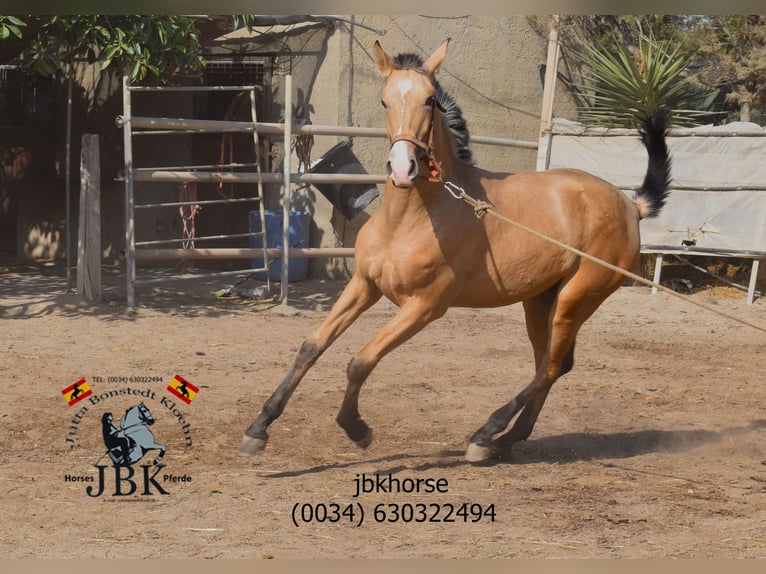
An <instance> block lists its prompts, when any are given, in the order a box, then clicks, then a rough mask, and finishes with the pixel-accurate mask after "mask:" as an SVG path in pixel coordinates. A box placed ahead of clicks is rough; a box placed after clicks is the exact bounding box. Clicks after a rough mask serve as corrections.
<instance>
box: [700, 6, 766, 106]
mask: <svg viewBox="0 0 766 574" xmlns="http://www.w3.org/2000/svg"><path fill="white" fill-rule="evenodd" d="M687 25H688V28H689V38H690V43H691V44H692V45H693V46H694V49H695V53H696V59H697V60H698V62H699V70H700V71H699V78H700V81H701V82H703V83H705V84H707V85H710V86H715V87H720V88H721V89H723V90H724V91H725V93H726V102H727V103H728V104H730V105H731V106H732V107H733V108H734V110H735V111H736V112H737V113H738V116H739V117H735V118H734V119H739V120H741V121H753V120H755V119H760V120H761V121H763V120H764V111H766V16H762V15H761V16H754V15H750V16H745V15H742V16H698V17H695V18H691V19H690V20H689V22H688V24H687ZM755 116H758V118H756V117H755Z"/></svg>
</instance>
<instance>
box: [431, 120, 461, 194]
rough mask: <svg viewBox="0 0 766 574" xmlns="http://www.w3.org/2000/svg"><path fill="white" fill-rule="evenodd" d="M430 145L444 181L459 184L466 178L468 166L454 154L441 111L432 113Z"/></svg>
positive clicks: (450, 137) (448, 131)
mask: <svg viewBox="0 0 766 574" xmlns="http://www.w3.org/2000/svg"><path fill="white" fill-rule="evenodd" d="M431 147H432V149H433V155H434V158H436V162H437V165H438V166H439V167H440V168H441V170H442V174H441V176H442V178H443V179H444V181H452V182H453V183H457V184H458V185H460V184H461V183H462V182H463V180H464V179H465V178H466V169H467V168H468V166H467V165H466V164H464V163H463V162H462V161H461V160H459V159H458V158H457V157H456V156H455V148H454V146H453V143H452V136H451V135H450V129H449V127H447V122H446V121H445V120H444V117H443V116H442V115H441V113H436V114H435V115H434V127H433V136H432V142H431Z"/></svg>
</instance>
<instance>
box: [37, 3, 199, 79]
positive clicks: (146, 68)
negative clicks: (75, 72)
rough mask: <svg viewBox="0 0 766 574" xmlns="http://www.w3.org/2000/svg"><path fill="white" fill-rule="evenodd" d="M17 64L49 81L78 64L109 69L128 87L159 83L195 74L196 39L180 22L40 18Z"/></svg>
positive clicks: (189, 24)
mask: <svg viewBox="0 0 766 574" xmlns="http://www.w3.org/2000/svg"><path fill="white" fill-rule="evenodd" d="M40 20H41V22H40V24H41V26H40V31H39V32H38V34H37V35H36V36H35V37H34V38H33V39H32V41H31V42H30V43H29V44H28V45H27V47H26V48H25V49H24V51H23V53H22V61H23V64H24V65H25V66H26V67H28V68H29V69H31V70H34V71H36V72H38V73H40V74H42V75H46V76H49V75H52V74H54V73H55V72H56V71H57V70H60V69H63V68H64V67H65V66H71V65H72V64H74V63H75V62H76V61H78V60H85V61H87V62H89V63H98V64H99V65H100V66H101V68H102V69H103V68H108V67H113V68H115V69H116V70H117V72H118V73H119V74H121V75H122V74H126V75H128V76H129V77H130V80H131V81H132V82H142V81H148V82H161V81H165V80H167V79H168V78H170V77H171V76H173V75H174V74H177V73H180V72H191V73H196V72H199V70H201V68H202V65H203V61H202V58H201V56H200V53H199V51H200V46H199V34H198V32H197V29H196V28H195V26H194V21H193V20H192V19H191V18H188V17H184V16H102V15H80V16H44V17H41V18H40Z"/></svg>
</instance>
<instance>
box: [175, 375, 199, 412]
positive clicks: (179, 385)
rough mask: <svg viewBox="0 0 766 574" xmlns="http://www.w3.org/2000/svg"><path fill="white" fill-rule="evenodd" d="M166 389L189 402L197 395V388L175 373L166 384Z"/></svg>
mask: <svg viewBox="0 0 766 574" xmlns="http://www.w3.org/2000/svg"><path fill="white" fill-rule="evenodd" d="M168 390H169V391H170V392H171V393H173V394H174V395H175V396H177V397H178V398H179V399H181V400H182V401H183V402H185V403H186V404H187V405H188V404H190V403H191V402H192V401H193V400H194V397H196V396H197V393H198V392H199V389H198V388H197V387H195V386H194V385H192V384H191V383H190V382H189V381H187V380H186V379H184V378H183V377H182V376H181V375H176V376H175V377H173V380H172V381H170V384H169V385H168Z"/></svg>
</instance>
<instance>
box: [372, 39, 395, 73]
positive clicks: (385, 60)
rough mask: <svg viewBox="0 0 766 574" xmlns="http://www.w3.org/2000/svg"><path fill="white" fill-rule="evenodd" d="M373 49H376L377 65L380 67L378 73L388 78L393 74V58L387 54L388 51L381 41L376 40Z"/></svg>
mask: <svg viewBox="0 0 766 574" xmlns="http://www.w3.org/2000/svg"><path fill="white" fill-rule="evenodd" d="M373 49H374V51H375V65H376V66H377V68H378V73H380V75H381V76H383V77H384V78H387V77H388V76H390V75H391V70H392V69H393V66H392V65H391V58H390V57H389V55H388V54H386V51H385V50H384V49H383V48H382V47H381V45H380V42H378V41H377V40H375V45H374V46H373Z"/></svg>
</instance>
